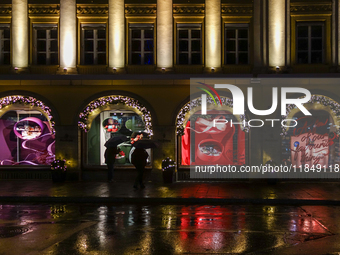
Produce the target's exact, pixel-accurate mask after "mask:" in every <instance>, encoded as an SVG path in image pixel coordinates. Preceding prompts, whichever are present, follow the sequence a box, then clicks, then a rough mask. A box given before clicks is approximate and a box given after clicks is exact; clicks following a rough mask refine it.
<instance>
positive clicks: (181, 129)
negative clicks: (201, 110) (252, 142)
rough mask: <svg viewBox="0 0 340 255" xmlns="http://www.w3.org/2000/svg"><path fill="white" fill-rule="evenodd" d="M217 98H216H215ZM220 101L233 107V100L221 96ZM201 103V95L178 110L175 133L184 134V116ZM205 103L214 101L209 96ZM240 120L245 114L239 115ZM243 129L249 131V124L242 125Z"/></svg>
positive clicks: (244, 118) (243, 118) (244, 117)
mask: <svg viewBox="0 0 340 255" xmlns="http://www.w3.org/2000/svg"><path fill="white" fill-rule="evenodd" d="M215 99H216V100H217V98H215ZM221 101H222V105H226V106H228V107H230V108H233V100H232V99H230V98H227V97H223V96H221ZM201 104H202V99H201V97H198V98H195V99H193V100H191V101H189V102H188V103H186V104H185V105H184V106H183V107H182V108H181V110H180V112H179V113H178V115H177V118H176V128H177V134H178V135H183V134H184V128H185V126H184V124H185V123H184V121H185V116H186V114H187V113H188V112H190V110H191V109H192V108H195V107H199V106H201ZM207 104H214V101H213V99H212V98H211V97H209V98H207ZM240 118H241V120H242V121H243V120H246V121H247V119H246V116H245V115H240ZM243 131H245V132H248V131H249V126H245V127H243Z"/></svg>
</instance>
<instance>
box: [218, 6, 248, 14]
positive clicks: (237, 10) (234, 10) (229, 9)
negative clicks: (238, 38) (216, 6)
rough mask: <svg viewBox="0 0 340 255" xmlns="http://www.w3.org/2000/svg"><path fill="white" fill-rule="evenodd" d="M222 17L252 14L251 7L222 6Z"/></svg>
mask: <svg viewBox="0 0 340 255" xmlns="http://www.w3.org/2000/svg"><path fill="white" fill-rule="evenodd" d="M221 12H222V15H239V14H247V15H249V14H253V6H252V5H222V8H221Z"/></svg>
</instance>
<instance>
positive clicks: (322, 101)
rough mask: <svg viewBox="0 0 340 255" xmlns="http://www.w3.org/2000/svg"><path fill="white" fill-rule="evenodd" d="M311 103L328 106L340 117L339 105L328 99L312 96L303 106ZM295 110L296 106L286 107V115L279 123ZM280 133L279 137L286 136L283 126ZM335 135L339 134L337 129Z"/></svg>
mask: <svg viewBox="0 0 340 255" xmlns="http://www.w3.org/2000/svg"><path fill="white" fill-rule="evenodd" d="M313 103H319V104H321V105H323V106H328V107H329V108H330V109H331V110H332V112H333V113H334V114H335V115H336V116H340V104H339V103H337V102H336V101H334V100H333V99H331V98H329V97H326V96H321V95H312V97H311V99H310V100H309V101H308V102H306V103H305V104H313ZM295 108H296V106H295V105H294V104H289V105H287V107H286V115H282V116H281V121H282V120H284V119H286V118H287V117H288V115H289V114H290V112H291V111H292V110H293V109H295ZM281 131H282V132H281V136H286V135H287V134H288V133H287V130H286V128H285V127H284V126H282V127H281ZM337 133H338V134H340V133H339V129H338V130H337Z"/></svg>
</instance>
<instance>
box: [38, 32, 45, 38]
mask: <svg viewBox="0 0 340 255" xmlns="http://www.w3.org/2000/svg"><path fill="white" fill-rule="evenodd" d="M37 38H39V39H45V38H46V30H37Z"/></svg>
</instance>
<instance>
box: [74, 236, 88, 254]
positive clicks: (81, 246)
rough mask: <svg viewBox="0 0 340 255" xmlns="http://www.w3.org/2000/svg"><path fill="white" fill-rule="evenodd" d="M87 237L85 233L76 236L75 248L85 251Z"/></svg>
mask: <svg viewBox="0 0 340 255" xmlns="http://www.w3.org/2000/svg"><path fill="white" fill-rule="evenodd" d="M87 243H88V237H87V235H85V234H82V235H80V236H79V237H78V240H77V243H76V245H77V250H78V251H79V252H80V253H86V251H87V248H88V244H87Z"/></svg>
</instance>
